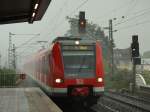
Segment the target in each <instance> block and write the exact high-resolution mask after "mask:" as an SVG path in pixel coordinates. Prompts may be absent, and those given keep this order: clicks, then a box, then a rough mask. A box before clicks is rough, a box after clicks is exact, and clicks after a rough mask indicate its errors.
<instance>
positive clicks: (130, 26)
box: [117, 20, 150, 31]
mask: <svg viewBox="0 0 150 112" xmlns="http://www.w3.org/2000/svg"><path fill="white" fill-rule="evenodd" d="M146 23H150V20H146V21H143V22H139V23H136V24H132V25H128V26H125V27H122V28H119V30H117V31H120V30H124V29H129V28H132V27H136V26H138V25H143V24H146Z"/></svg>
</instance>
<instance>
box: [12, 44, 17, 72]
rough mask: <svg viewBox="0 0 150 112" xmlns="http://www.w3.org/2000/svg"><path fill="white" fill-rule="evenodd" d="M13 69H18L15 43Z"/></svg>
mask: <svg viewBox="0 0 150 112" xmlns="http://www.w3.org/2000/svg"><path fill="white" fill-rule="evenodd" d="M12 52H13V69H14V70H16V48H15V44H13V49H12Z"/></svg>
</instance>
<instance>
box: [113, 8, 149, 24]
mask: <svg viewBox="0 0 150 112" xmlns="http://www.w3.org/2000/svg"><path fill="white" fill-rule="evenodd" d="M147 13H150V11H146V12H144V13H142V14H140V15H136V16H133V17H131V18H128V19H126V20H125V21H123V22H119V23H116V24H115V25H114V26H118V25H120V24H123V23H126V22H128V21H130V20H133V19H135V18H138V17H141V16H143V15H145V14H147Z"/></svg>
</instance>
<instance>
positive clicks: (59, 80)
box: [55, 78, 63, 83]
mask: <svg viewBox="0 0 150 112" xmlns="http://www.w3.org/2000/svg"><path fill="white" fill-rule="evenodd" d="M55 82H56V83H62V82H63V80H62V79H60V78H58V79H55Z"/></svg>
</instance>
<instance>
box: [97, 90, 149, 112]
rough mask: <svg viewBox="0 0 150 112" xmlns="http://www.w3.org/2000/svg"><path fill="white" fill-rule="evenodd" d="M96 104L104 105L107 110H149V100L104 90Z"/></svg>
mask: <svg viewBox="0 0 150 112" xmlns="http://www.w3.org/2000/svg"><path fill="white" fill-rule="evenodd" d="M98 105H100V106H101V107H102V106H103V107H105V108H106V109H107V110H108V112H127V111H129V112H130V111H131V112H133V111H135V112H136V111H138V112H149V111H150V102H149V101H146V100H144V99H141V98H138V97H134V96H130V95H125V94H121V93H117V92H106V93H105V94H104V96H103V97H102V98H101V99H100V100H99V102H98ZM97 112H98V111H97Z"/></svg>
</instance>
